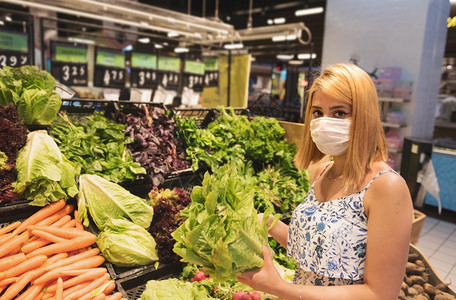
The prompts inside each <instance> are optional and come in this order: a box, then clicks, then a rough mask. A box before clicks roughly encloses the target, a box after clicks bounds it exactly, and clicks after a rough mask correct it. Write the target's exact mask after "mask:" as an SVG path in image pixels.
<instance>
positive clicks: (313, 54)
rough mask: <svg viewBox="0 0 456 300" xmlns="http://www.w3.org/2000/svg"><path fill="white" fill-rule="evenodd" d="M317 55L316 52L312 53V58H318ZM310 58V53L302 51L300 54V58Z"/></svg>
mask: <svg viewBox="0 0 456 300" xmlns="http://www.w3.org/2000/svg"><path fill="white" fill-rule="evenodd" d="M316 57H317V55H316V54H315V53H312V59H314V58H316ZM309 58H310V53H300V54H298V59H309Z"/></svg>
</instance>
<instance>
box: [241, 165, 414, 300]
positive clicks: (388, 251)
mask: <svg viewBox="0 0 456 300" xmlns="http://www.w3.org/2000/svg"><path fill="white" fill-rule="evenodd" d="M364 203H365V209H366V213H368V236H367V250H366V263H365V270H364V283H363V284H357V285H346V286H329V287H328V286H302V285H296V284H291V283H287V282H285V281H283V280H282V279H281V278H280V275H279V274H278V272H277V270H276V269H275V268H274V265H273V263H272V257H271V255H270V254H269V253H268V252H267V249H264V250H263V253H264V254H263V255H264V257H265V264H264V266H263V268H262V269H261V270H260V271H258V272H246V273H244V274H242V275H241V276H239V277H238V279H239V281H241V282H243V283H245V284H247V285H250V286H251V287H252V288H253V289H255V290H259V291H264V292H267V293H269V294H272V295H276V296H278V297H281V298H283V299H292V300H301V299H306V300H307V299H324V300H332V299H334V300H342V299H347V300H351V299H366V300H369V299H374V300H389V299H391V300H395V299H397V295H398V293H399V290H400V287H401V284H402V280H403V276H404V274H405V265H406V263H407V257H408V252H409V247H410V231H411V226H412V220H413V205H412V200H411V197H410V192H409V190H408V187H407V185H406V184H405V181H404V180H403V179H402V178H401V177H400V176H398V175H396V174H393V173H387V174H384V175H382V176H380V177H378V178H377V179H376V180H375V181H374V182H373V183H372V185H371V187H370V188H369V189H368V191H367V192H366V195H365V198H364Z"/></svg>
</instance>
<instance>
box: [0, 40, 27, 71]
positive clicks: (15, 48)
mask: <svg viewBox="0 0 456 300" xmlns="http://www.w3.org/2000/svg"><path fill="white" fill-rule="evenodd" d="M28 44H29V43H28V35H27V34H22V33H12V32H7V31H0V67H4V66H8V67H15V68H17V67H21V66H23V65H30V64H31V60H30V58H31V55H30V53H29V47H28Z"/></svg>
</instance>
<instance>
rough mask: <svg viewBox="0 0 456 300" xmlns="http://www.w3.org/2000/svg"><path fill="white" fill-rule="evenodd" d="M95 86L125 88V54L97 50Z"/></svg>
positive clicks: (111, 50) (110, 50)
mask: <svg viewBox="0 0 456 300" xmlns="http://www.w3.org/2000/svg"><path fill="white" fill-rule="evenodd" d="M93 84H94V85H95V86H100V87H106V88H123V87H124V86H125V54H123V53H122V52H121V51H117V50H113V49H103V48H97V49H96V56H95V76H94V79H93Z"/></svg>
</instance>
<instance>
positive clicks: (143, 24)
mask: <svg viewBox="0 0 456 300" xmlns="http://www.w3.org/2000/svg"><path fill="white" fill-rule="evenodd" d="M3 1H4V2H8V3H13V4H18V5H24V6H29V7H35V8H40V9H44V10H48V11H54V12H60V13H64V14H69V15H73V16H79V17H84V18H90V19H94V20H101V21H108V22H113V23H119V24H123V25H128V26H132V27H138V28H146V29H150V30H155V31H159V32H170V29H168V28H164V27H163V26H154V25H150V24H147V23H146V22H135V21H129V20H125V19H119V18H114V17H109V16H103V15H100V14H95V13H88V12H84V11H78V10H74V9H67V8H63V7H58V6H55V5H47V4H41V3H36V2H29V1H24V0H3ZM172 31H173V32H177V33H179V34H180V35H183V36H188V37H197V35H196V34H195V33H194V32H185V31H178V30H172Z"/></svg>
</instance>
